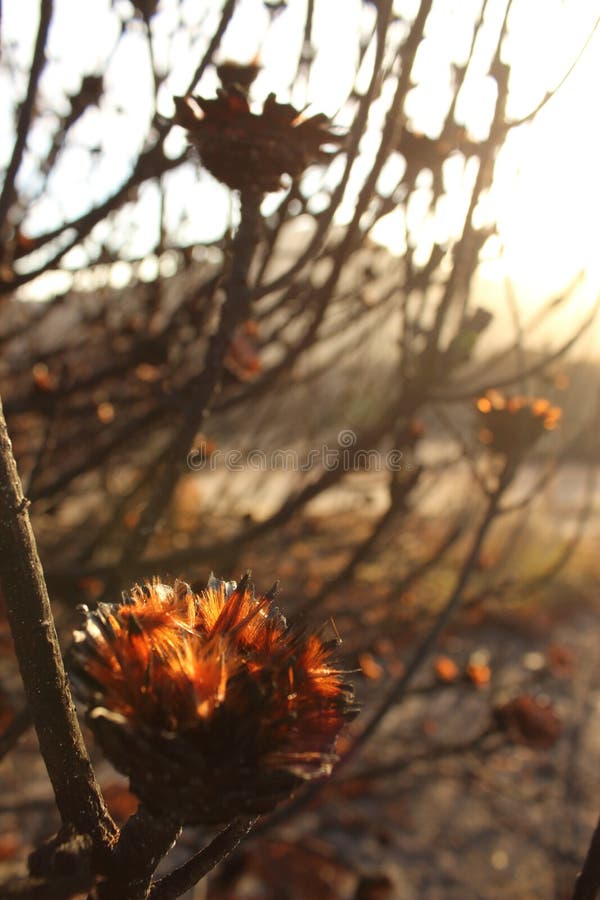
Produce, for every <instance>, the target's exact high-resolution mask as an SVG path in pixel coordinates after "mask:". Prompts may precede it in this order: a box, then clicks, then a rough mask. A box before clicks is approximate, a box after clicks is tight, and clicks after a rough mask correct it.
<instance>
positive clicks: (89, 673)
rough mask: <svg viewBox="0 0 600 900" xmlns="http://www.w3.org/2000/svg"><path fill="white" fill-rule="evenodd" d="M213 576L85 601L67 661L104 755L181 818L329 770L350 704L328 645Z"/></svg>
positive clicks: (136, 787)
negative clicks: (202, 585)
mask: <svg viewBox="0 0 600 900" xmlns="http://www.w3.org/2000/svg"><path fill="white" fill-rule="evenodd" d="M273 598H274V592H273V591H271V592H269V593H267V594H265V595H263V596H261V597H256V596H255V595H254V591H253V589H252V586H251V585H250V584H249V581H248V577H247V576H246V577H245V578H244V579H243V580H242V581H241V582H240V584H239V585H236V583H235V582H224V581H219V580H217V579H214V578H211V580H210V581H209V583H208V586H207V588H206V590H204V591H202V592H201V593H200V594H195V593H193V592H192V591H191V589H190V588H189V586H188V585H186V584H185V583H184V582H181V581H177V582H175V585H174V586H173V587H171V586H169V585H165V584H161V583H160V582H158V581H154V582H152V583H150V584H146V585H143V586H138V585H136V586H135V587H134V588H133V590H132V591H131V594H130V596H129V597H127V598H125V600H124V601H123V602H122V603H120V604H101V605H100V606H99V608H98V609H97V610H95V611H93V612H88V611H86V619H85V623H84V627H83V628H82V629H81V630H80V631H78V632H76V634H75V643H74V646H73V649H72V654H71V655H72V666H71V668H72V675H73V680H74V684H75V688H76V690H77V693H78V694H79V696H80V698H81V699H82V700H83V701H84V702H85V703H86V705H87V720H88V723H89V725H90V728H91V729H92V731H93V732H94V734H95V736H96V738H97V740H98V741H99V743H100V745H101V746H102V748H103V750H104V752H105V754H106V756H107V757H108V758H109V759H110V760H111V762H112V763H113V764H114V765H115V767H116V768H117V769H119V770H120V771H121V772H123V773H124V774H126V775H127V776H128V777H129V779H130V782H131V787H132V790H133V791H134V792H135V793H136V794H137V795H138V796H139V797H140V799H141V800H142V801H143V802H144V803H145V805H146V806H147V807H148V808H149V809H151V810H154V811H156V812H158V813H169V814H170V815H172V816H176V817H178V818H179V819H180V820H181V821H182V822H184V823H186V824H198V823H206V824H216V823H221V822H227V821H230V820H231V819H233V818H234V817H235V816H237V815H240V814H258V813H262V812H266V811H268V810H270V809H272V808H273V806H275V804H276V803H277V802H279V801H280V800H282V799H284V798H285V797H287V796H289V794H290V793H291V792H292V791H293V790H294V788H296V787H298V786H299V785H300V784H301V783H302V782H303V781H305V780H307V779H311V778H314V777H317V776H320V775H323V774H327V773H328V772H329V771H330V770H331V767H332V764H333V762H334V761H335V759H336V756H335V743H336V739H337V736H338V734H339V732H340V730H341V729H342V727H343V725H344V723H345V722H346V721H348V720H349V719H350V718H351V717H352V716H353V715H354V713H355V708H354V705H353V694H352V689H351V688H350V687H349V686H348V685H347V684H345V683H344V681H343V678H342V674H341V672H340V671H339V670H338V669H336V668H335V667H334V666H332V664H331V659H330V657H331V651H332V648H331V646H330V645H328V644H325V643H323V642H322V640H321V639H320V638H319V637H318V636H317V635H315V634H305V633H304V632H303V631H300V630H298V629H294V628H290V627H289V626H288V625H287V623H286V621H285V619H284V618H283V616H282V615H281V613H280V612H279V610H278V609H277V608H276V607H275V606H274V603H273Z"/></svg>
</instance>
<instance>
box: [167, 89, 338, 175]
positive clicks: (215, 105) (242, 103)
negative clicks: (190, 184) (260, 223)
mask: <svg viewBox="0 0 600 900" xmlns="http://www.w3.org/2000/svg"><path fill="white" fill-rule="evenodd" d="M174 100H175V108H176V114H175V121H176V122H177V124H178V125H181V126H182V127H183V128H186V129H187V130H188V132H189V136H190V140H191V141H192V143H193V144H194V146H195V147H196V149H197V150H198V153H199V154H200V159H201V161H202V163H203V165H204V166H205V167H206V168H207V169H208V171H209V172H211V174H212V175H214V176H215V178H217V179H218V180H219V181H222V182H223V184H226V185H228V186H229V187H231V188H237V189H239V190H242V189H244V188H256V189H257V190H260V191H277V190H279V188H280V187H281V176H282V175H284V174H288V175H291V176H292V177H297V176H299V175H300V174H302V172H303V171H304V170H305V169H306V168H307V166H309V165H310V164H311V163H315V162H319V161H323V160H326V159H328V158H329V156H330V155H331V150H327V149H326V147H327V145H333V144H340V143H342V140H343V139H342V138H341V137H340V136H339V135H336V134H335V133H334V132H333V131H331V126H330V123H329V120H328V119H327V117H326V116H324V115H321V114H318V115H315V116H311V117H310V118H308V119H303V118H302V116H301V115H300V112H299V111H298V110H297V109H296V108H295V107H294V106H291V104H289V103H278V102H277V101H276V99H275V95H274V94H269V96H268V97H267V99H266V100H265V102H264V105H263V109H262V112H260V113H253V112H251V111H250V107H249V105H248V100H247V98H246V94H245V92H244V90H240V88H239V87H237V86H236V85H230V86H229V87H228V88H227V89H226V90H219V91H217V97H216V98H215V99H214V100H206V99H205V98H204V97H191V96H187V97H175V98H174ZM333 152H335V151H333Z"/></svg>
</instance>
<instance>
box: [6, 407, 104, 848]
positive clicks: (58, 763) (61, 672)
mask: <svg viewBox="0 0 600 900" xmlns="http://www.w3.org/2000/svg"><path fill="white" fill-rule="evenodd" d="M27 507H28V501H27V500H26V499H25V497H24V496H23V489H22V486H21V481H20V479H19V475H18V472H17V466H16V463H15V459H14V456H13V453H12V445H11V442H10V438H9V436H8V431H7V428H6V422H5V420H4V411H3V409H2V402H1V400H0V585H1V586H2V590H3V592H4V596H5V600H6V607H7V613H8V621H9V624H10V627H11V631H12V636H13V640H14V646H15V653H16V655H17V659H18V662H19V668H20V670H21V677H22V679H23V685H24V687H25V694H26V696H27V700H28V704H29V709H30V712H31V717H32V719H33V723H34V725H35V729H36V731H37V735H38V739H39V743H40V751H41V753H42V756H43V758H44V762H45V763H46V768H47V769H48V775H49V776H50V781H51V782H52V787H53V789H54V794H55V797H56V803H57V806H58V809H59V812H60V815H61V818H62V821H63V825H64V826H65V827H66V828H68V829H71V830H73V829H74V830H75V831H76V832H78V833H80V834H84V835H90V836H92V838H93V840H94V843H95V844H96V845H97V846H98V845H106V844H108V843H109V842H110V840H111V838H112V836H113V834H114V831H115V828H114V825H113V823H112V820H111V819H110V817H109V815H108V813H107V811H106V807H105V805H104V801H103V799H102V795H101V793H100V788H99V787H98V784H97V783H96V779H95V777H94V772H93V770H92V766H91V763H90V760H89V757H88V754H87V750H86V748H85V745H84V742H83V737H82V735H81V730H80V728H79V722H78V721H77V716H76V714H75V707H74V705H73V700H72V697H71V692H70V689H69V685H68V682H67V676H66V674H65V669H64V665H63V661H62V656H61V653H60V647H59V644H58V638H57V634H56V628H55V625H54V619H53V616H52V610H51V608H50V601H49V598H48V591H47V588H46V582H45V580H44V574H43V571H42V566H41V563H40V559H39V556H38V552H37V547H36V543H35V537H34V535H33V531H32V528H31V523H30V520H29V513H28V511H27Z"/></svg>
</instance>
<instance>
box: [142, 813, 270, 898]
mask: <svg viewBox="0 0 600 900" xmlns="http://www.w3.org/2000/svg"><path fill="white" fill-rule="evenodd" d="M255 821H256V819H254V818H251V819H247V818H241V819H237V820H236V821H235V822H232V823H231V825H228V826H227V828H225V830H224V831H222V832H221V833H220V834H218V835H217V836H216V838H215V839H214V840H213V841H211V842H210V844H209V845H208V846H207V847H205V848H204V849H203V850H201V851H200V852H199V853H197V854H196V855H195V856H192V858H191V859H190V860H188V862H186V863H185V864H184V865H183V866H180V867H179V868H178V869H175V871H174V872H171V873H170V874H169V875H165V877H164V878H161V879H160V881H157V882H156V884H155V885H154V886H153V888H152V889H151V891H150V894H149V900H175V898H176V897H181V895H182V894H183V893H185V891H189V890H190V888H192V887H193V886H194V885H195V884H198V882H199V881H200V880H201V879H202V878H204V876H205V875H207V874H208V873H209V872H210V871H211V869H214V867H215V866H216V865H218V864H219V863H220V862H222V860H224V859H225V858H226V857H227V856H229V854H230V853H231V852H232V850H235V848H236V847H237V845H238V844H239V843H240V841H241V840H242V839H243V838H244V837H246V835H247V834H248V832H249V831H250V829H251V828H252V826H253V825H254V823H255Z"/></svg>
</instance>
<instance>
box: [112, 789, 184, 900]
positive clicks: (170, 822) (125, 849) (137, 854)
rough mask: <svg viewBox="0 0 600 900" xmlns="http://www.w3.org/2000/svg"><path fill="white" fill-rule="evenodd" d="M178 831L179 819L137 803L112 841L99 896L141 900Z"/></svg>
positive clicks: (179, 826) (119, 899)
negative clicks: (157, 814)
mask: <svg viewBox="0 0 600 900" xmlns="http://www.w3.org/2000/svg"><path fill="white" fill-rule="evenodd" d="M180 832H181V822H179V821H176V820H175V819H172V818H169V817H168V816H163V817H161V818H157V817H156V816H154V815H153V814H152V813H150V812H149V811H148V810H147V809H146V808H145V807H144V806H140V808H139V810H138V811H137V813H135V815H133V816H131V818H130V819H129V821H128V822H127V823H126V825H125V826H124V828H123V830H122V831H121V834H120V836H119V840H118V842H117V844H116V845H115V848H114V850H113V853H112V855H111V859H110V863H109V871H108V875H107V878H106V880H105V881H103V882H102V883H101V884H99V885H98V890H97V897H98V900H144V898H145V897H147V895H148V890H149V887H150V880H151V878H152V874H153V873H154V870H155V869H156V867H157V865H158V864H159V862H160V861H161V859H162V858H163V856H166V854H167V853H168V852H169V850H170V849H171V847H172V846H173V844H174V843H175V841H176V840H177V838H178V837H179V834H180Z"/></svg>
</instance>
